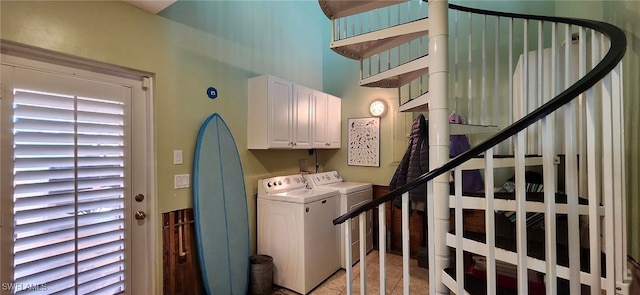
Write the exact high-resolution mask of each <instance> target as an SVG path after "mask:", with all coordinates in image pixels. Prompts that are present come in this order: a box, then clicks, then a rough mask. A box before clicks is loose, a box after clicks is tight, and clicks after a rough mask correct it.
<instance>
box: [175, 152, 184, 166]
mask: <svg viewBox="0 0 640 295" xmlns="http://www.w3.org/2000/svg"><path fill="white" fill-rule="evenodd" d="M173 164H174V165H180V164H182V150H174V151H173Z"/></svg>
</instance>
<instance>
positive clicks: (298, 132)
mask: <svg viewBox="0 0 640 295" xmlns="http://www.w3.org/2000/svg"><path fill="white" fill-rule="evenodd" d="M293 98H294V108H293V111H294V117H293V128H292V130H293V137H292V141H293V148H294V149H309V148H311V118H312V106H313V89H310V88H307V87H304V86H300V85H295V84H294V86H293Z"/></svg>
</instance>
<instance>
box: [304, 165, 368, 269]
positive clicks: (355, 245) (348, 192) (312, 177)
mask: <svg viewBox="0 0 640 295" xmlns="http://www.w3.org/2000/svg"><path fill="white" fill-rule="evenodd" d="M304 177H305V178H306V179H307V181H308V182H309V186H311V187H313V188H330V189H335V190H338V192H339V193H340V198H339V201H338V204H339V205H338V206H339V214H338V216H340V215H343V214H345V213H347V211H349V210H351V209H353V208H355V207H358V206H361V205H362V204H364V203H367V202H369V201H371V200H373V189H372V185H371V183H363V182H348V181H344V180H343V179H342V177H341V176H340V174H338V172H337V171H329V172H321V173H316V174H307V175H305V176H304ZM371 218H372V212H371V211H369V212H367V222H366V227H365V228H366V230H367V232H366V235H365V237H366V241H365V243H366V245H365V249H366V252H367V253H369V251H371V249H373V224H372V222H371ZM344 241H345V234H344V224H342V225H341V226H340V266H341V267H342V268H346V261H345V248H344ZM351 253H352V254H351V265H353V264H354V263H356V262H358V260H360V225H359V217H356V218H354V219H353V220H352V222H351Z"/></svg>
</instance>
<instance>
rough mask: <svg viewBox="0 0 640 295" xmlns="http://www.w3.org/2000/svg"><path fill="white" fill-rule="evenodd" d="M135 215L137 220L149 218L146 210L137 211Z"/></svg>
mask: <svg viewBox="0 0 640 295" xmlns="http://www.w3.org/2000/svg"><path fill="white" fill-rule="evenodd" d="M135 217H136V219H137V220H144V219H145V218H147V213H144V211H138V212H136V214H135Z"/></svg>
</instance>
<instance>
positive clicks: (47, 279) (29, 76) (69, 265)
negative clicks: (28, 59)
mask: <svg viewBox="0 0 640 295" xmlns="http://www.w3.org/2000/svg"><path fill="white" fill-rule="evenodd" d="M56 67H57V66H56ZM56 67H54V68H56ZM65 70H67V69H65ZM136 84H140V82H137V81H134V80H129V79H123V78H116V77H107V76H106V75H100V74H95V73H88V72H83V71H79V70H73V69H68V72H65V71H62V72H58V71H50V70H49V68H48V69H46V70H45V69H40V68H31V67H22V66H20V65H17V66H16V65H7V64H4V65H2V98H1V110H0V114H1V115H0V120H1V121H0V132H1V135H2V137H1V141H0V151H1V152H2V153H1V158H0V168H1V176H2V177H1V181H0V190H1V192H2V195H1V198H2V199H1V204H2V207H1V211H2V212H1V213H2V244H1V245H2V249H1V250H2V255H1V257H2V258H0V259H1V260H0V264H1V266H2V267H1V268H2V271H1V274H2V293H3V294H21V293H23V292H33V291H44V293H46V294H142V293H146V292H148V289H146V287H148V286H145V285H146V284H148V283H149V279H148V278H149V277H150V273H151V272H152V269H151V268H150V267H149V264H148V261H147V259H148V257H149V255H148V253H146V251H147V249H148V245H147V244H148V241H147V238H146V237H148V231H147V229H146V227H147V226H148V225H147V224H148V222H147V220H146V211H147V208H146V206H147V204H146V200H144V197H145V194H146V190H147V179H146V172H145V169H147V168H146V167H147V163H146V161H147V159H146V158H147V157H146V156H145V152H144V150H145V149H146V146H147V143H146V138H147V136H146V135H145V133H146V132H145V130H144V129H145V128H144V126H142V127H143V128H140V126H134V125H135V124H136V122H137V121H135V120H133V118H134V116H135V115H136V114H141V116H143V117H144V114H145V113H146V110H145V109H144V108H145V105H146V104H145V102H144V101H145V100H146V95H145V93H144V91H143V90H142V89H138V90H137V89H136V88H141V85H136ZM137 100H138V101H137ZM139 100H142V102H140V101H139ZM140 108H143V109H140ZM138 131H140V132H142V133H139V134H136V136H135V137H134V132H138ZM135 167H138V168H137V170H136V168H135ZM140 167H142V168H140ZM136 196H137V197H136ZM136 200H137V201H136ZM135 249H137V251H138V253H136V250H135ZM136 268H138V269H136ZM135 274H137V276H136V275H135ZM134 276H136V277H135V278H134ZM136 285H137V286H136ZM137 288H140V289H137ZM136 289H137V290H139V291H140V292H136V291H135V290H136ZM141 292H142V293H141ZM44 293H42V294H44Z"/></svg>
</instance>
